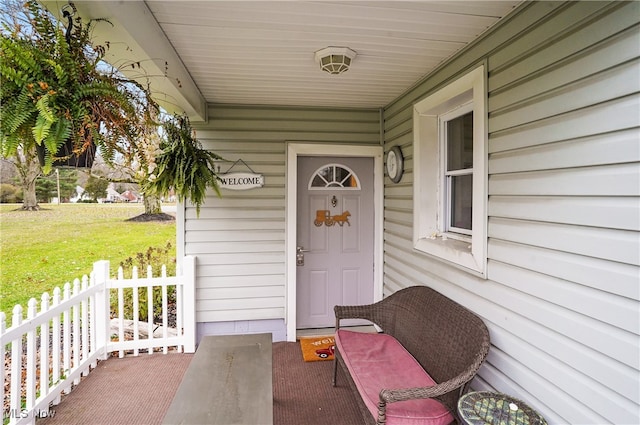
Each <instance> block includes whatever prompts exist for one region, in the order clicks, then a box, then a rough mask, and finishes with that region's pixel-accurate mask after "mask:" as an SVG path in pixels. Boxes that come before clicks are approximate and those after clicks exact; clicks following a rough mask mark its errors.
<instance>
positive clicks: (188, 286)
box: [182, 255, 196, 353]
mask: <svg viewBox="0 0 640 425" xmlns="http://www.w3.org/2000/svg"><path fill="white" fill-rule="evenodd" d="M182 278H183V279H184V283H183V285H182V288H183V289H182V295H183V297H182V302H183V305H182V312H183V322H182V323H183V325H182V326H183V335H184V352H185V353H195V352H196V257H194V256H192V255H187V256H186V257H184V259H183V262H182Z"/></svg>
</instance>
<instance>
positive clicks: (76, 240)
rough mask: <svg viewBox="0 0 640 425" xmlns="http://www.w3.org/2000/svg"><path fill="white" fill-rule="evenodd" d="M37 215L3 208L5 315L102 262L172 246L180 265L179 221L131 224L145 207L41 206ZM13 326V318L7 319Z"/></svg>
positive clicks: (1, 307)
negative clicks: (11, 320) (177, 246)
mask: <svg viewBox="0 0 640 425" xmlns="http://www.w3.org/2000/svg"><path fill="white" fill-rule="evenodd" d="M41 207H42V208H43V210H41V211H37V212H27V211H17V210H16V209H17V208H19V205H16V204H12V205H7V204H4V205H2V204H0V311H3V312H4V313H5V314H7V319H9V317H10V314H11V311H12V309H13V306H14V305H15V304H22V305H23V307H25V309H26V305H27V301H28V300H29V298H31V297H36V298H39V297H40V296H41V295H42V293H43V292H45V291H47V292H49V294H51V293H52V291H53V289H54V288H55V287H56V286H59V287H60V289H62V286H63V285H64V283H65V282H73V280H74V279H75V278H80V277H82V275H84V274H87V275H88V274H89V272H91V269H92V265H93V263H94V262H95V261H98V260H109V261H110V262H111V275H112V276H115V273H116V270H117V267H118V265H119V264H120V262H122V261H125V260H126V259H127V258H130V257H133V256H135V255H136V254H137V253H145V252H147V250H148V248H150V247H153V248H157V247H162V248H165V247H166V246H167V243H170V244H171V248H170V250H169V260H168V261H175V239H176V225H175V222H168V223H167V222H145V223H136V222H127V221H125V220H126V219H128V218H131V217H135V216H137V215H139V214H142V213H143V212H144V207H143V206H142V204H62V205H51V204H42V205H41ZM7 321H8V322H10V320H7Z"/></svg>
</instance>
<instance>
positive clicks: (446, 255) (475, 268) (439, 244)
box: [414, 236, 485, 277]
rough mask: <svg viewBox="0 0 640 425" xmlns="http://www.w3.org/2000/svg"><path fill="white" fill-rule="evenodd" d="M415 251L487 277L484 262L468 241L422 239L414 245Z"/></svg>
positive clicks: (437, 238)
mask: <svg viewBox="0 0 640 425" xmlns="http://www.w3.org/2000/svg"><path fill="white" fill-rule="evenodd" d="M414 249H415V250H416V251H419V252H421V253H424V254H427V255H430V256H433V257H435V258H437V259H439V260H445V261H447V262H449V263H452V264H453V265H454V266H456V267H460V268H462V269H464V270H466V271H470V272H472V273H474V274H478V275H480V276H481V277H485V275H484V273H485V267H484V261H482V260H481V259H478V258H476V256H474V254H473V250H472V245H471V243H469V242H467V241H462V240H458V239H451V238H445V239H444V240H443V238H442V237H441V236H438V237H436V238H421V239H418V240H417V241H416V242H415V244H414Z"/></svg>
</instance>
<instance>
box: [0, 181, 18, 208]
mask: <svg viewBox="0 0 640 425" xmlns="http://www.w3.org/2000/svg"><path fill="white" fill-rule="evenodd" d="M16 202H22V189H20V188H19V187H17V186H14V185H12V184H9V183H2V184H0V203H3V204H15V203H16Z"/></svg>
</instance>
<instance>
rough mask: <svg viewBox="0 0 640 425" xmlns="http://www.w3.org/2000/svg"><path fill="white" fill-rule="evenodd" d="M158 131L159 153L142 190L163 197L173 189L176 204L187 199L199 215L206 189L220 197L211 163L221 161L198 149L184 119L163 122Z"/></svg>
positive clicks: (189, 125)
mask: <svg viewBox="0 0 640 425" xmlns="http://www.w3.org/2000/svg"><path fill="white" fill-rule="evenodd" d="M162 129H163V138H162V142H161V144H160V149H161V152H162V153H160V155H158V156H157V157H156V159H155V161H156V162H155V164H156V168H155V173H153V174H151V176H150V178H149V180H148V181H147V183H146V184H145V187H144V191H145V193H154V194H156V195H158V196H166V195H168V194H169V193H170V192H171V191H172V190H173V191H174V192H175V195H176V196H177V197H178V200H179V201H180V202H183V201H184V200H186V199H188V200H190V201H191V202H192V203H193V204H194V205H195V206H196V212H197V214H198V215H199V214H200V207H201V205H202V204H203V203H204V201H205V199H206V197H207V190H208V188H212V189H213V190H214V191H215V193H216V194H217V195H218V196H220V178H219V177H218V175H217V173H216V172H215V162H216V161H219V160H222V158H221V157H220V156H218V155H217V154H215V153H213V152H211V151H208V150H205V149H203V148H202V146H201V144H200V142H199V141H198V139H196V137H195V131H194V130H193V128H192V127H191V123H190V122H189V119H188V118H187V117H186V116H180V115H176V116H173V117H171V118H169V119H166V120H165V121H164V123H163V125H162Z"/></svg>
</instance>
